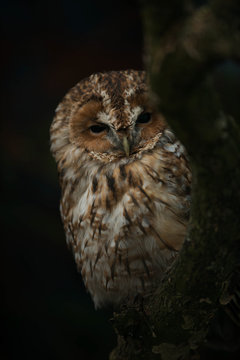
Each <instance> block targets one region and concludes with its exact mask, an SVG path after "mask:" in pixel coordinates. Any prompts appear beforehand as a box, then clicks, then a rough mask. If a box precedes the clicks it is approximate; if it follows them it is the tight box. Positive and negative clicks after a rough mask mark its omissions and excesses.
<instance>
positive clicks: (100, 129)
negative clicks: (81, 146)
mask: <svg viewBox="0 0 240 360" xmlns="http://www.w3.org/2000/svg"><path fill="white" fill-rule="evenodd" d="M89 129H90V130H91V132H92V133H93V134H100V133H101V132H103V131H105V130H108V126H107V125H104V124H101V125H93V126H90V128H89Z"/></svg>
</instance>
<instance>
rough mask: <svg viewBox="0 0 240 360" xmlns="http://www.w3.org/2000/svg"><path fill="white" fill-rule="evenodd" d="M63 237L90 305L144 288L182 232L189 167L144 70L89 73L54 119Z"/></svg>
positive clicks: (158, 274) (172, 253)
mask: <svg viewBox="0 0 240 360" xmlns="http://www.w3.org/2000/svg"><path fill="white" fill-rule="evenodd" d="M51 143H52V144H51V149H52V152H53V154H54V156H55V158H56V161H57V163H58V170H59V174H60V184H61V188H62V198H61V216H62V219H63V223H64V228H65V232H66V237H67V242H68V244H70V245H71V247H72V249H73V253H74V256H75V261H76V263H77V265H78V267H79V269H80V270H81V273H82V277H83V280H84V282H85V285H86V288H87V289H88V290H89V292H90V293H91V295H92V298H93V301H94V303H95V306H96V307H100V306H103V305H105V304H108V303H113V304H117V303H120V302H121V301H123V300H124V299H125V298H127V297H128V298H131V297H134V296H135V295H136V294H138V293H141V294H146V293H148V292H149V291H150V290H151V289H152V288H153V287H154V285H155V283H156V282H157V281H158V280H159V278H160V277H161V276H162V274H163V272H164V271H165V270H166V268H168V267H169V266H170V265H171V263H172V261H173V259H174V258H175V257H176V255H177V253H178V251H179V250H180V249H181V246H182V244H183V241H184V237H185V233H186V225H187V221H188V213H189V206H190V204H189V201H190V199H189V189H190V181H191V173H190V170H189V167H188V161H187V159H186V154H185V150H184V148H183V146H182V145H181V144H180V143H179V141H178V140H177V139H176V138H175V136H174V135H173V133H172V132H171V130H170V129H169V128H168V127H167V125H166V123H165V121H164V119H163V117H162V116H161V115H160V114H159V113H155V112H153V111H152V109H151V107H150V105H149V101H148V94H147V86H146V83H145V73H144V72H140V71H133V70H129V71H119V72H109V73H102V74H100V73H99V74H95V75H92V76H91V77H90V78H88V79H85V80H82V81H81V82H80V83H78V84H77V85H76V86H75V87H74V88H73V89H71V90H70V92H69V93H68V94H67V95H66V97H65V98H64V100H63V102H62V103H61V104H60V105H59V107H58V108H57V110H56V117H55V119H54V121H53V124H52V127H51Z"/></svg>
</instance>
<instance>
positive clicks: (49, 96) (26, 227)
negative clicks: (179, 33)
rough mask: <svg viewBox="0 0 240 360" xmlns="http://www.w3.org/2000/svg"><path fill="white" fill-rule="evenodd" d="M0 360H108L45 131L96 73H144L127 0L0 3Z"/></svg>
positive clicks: (108, 339)
mask: <svg viewBox="0 0 240 360" xmlns="http://www.w3.org/2000/svg"><path fill="white" fill-rule="evenodd" d="M0 20H1V50H2V51H1V80H2V81H1V84H2V91H1V107H0V111H1V150H2V151H1V179H2V182H1V184H2V185H1V205H2V206H1V220H2V221H1V222H2V223H3V232H2V236H1V266H2V270H1V275H2V279H3V283H2V286H1V290H3V297H2V300H3V302H2V306H1V317H2V321H1V329H2V333H3V334H4V337H3V338H2V345H1V346H0V358H1V359H6V360H10V359H11V360H12V359H17V358H19V357H22V358H24V359H43V358H51V359H68V360H73V359H107V354H108V352H109V351H110V350H111V349H112V347H113V346H114V341H115V340H114V334H113V332H112V329H111V325H110V324H109V321H108V318H109V316H110V315H109V312H108V311H107V310H106V311H95V310H94V306H93V303H92V301H91V299H90V297H89V295H87V294H86V291H85V289H84V286H83V285H82V282H81V277H80V275H79V274H78V273H77V271H76V268H75V264H74V261H73V257H72V254H71V252H70V251H69V250H68V249H67V246H66V244H65V236H64V232H63V229H62V224H61V221H60V217H59V210H58V203H59V196H60V194H59V188H58V184H57V172H56V166H55V162H54V160H53V159H52V157H51V155H50V152H49V126H50V124H51V121H52V118H53V115H54V109H55V108H56V106H57V104H58V102H59V101H60V100H61V98H62V97H63V96H64V94H65V93H66V92H67V91H68V89H69V88H70V87H72V86H73V85H74V84H75V83H76V82H78V81H79V80H80V79H82V78H83V77H86V76H88V75H90V74H91V73H93V72H96V71H103V70H119V69H127V68H134V69H142V67H143V65H142V34H141V22H140V17H139V12H138V7H137V5H136V4H135V2H129V1H121V2H115V1H106V0H102V1H94V0H91V1H82V0H59V1H51V0H50V1H46V0H43V1H30V0H29V1H26V0H25V1H17V0H5V1H1V10H0Z"/></svg>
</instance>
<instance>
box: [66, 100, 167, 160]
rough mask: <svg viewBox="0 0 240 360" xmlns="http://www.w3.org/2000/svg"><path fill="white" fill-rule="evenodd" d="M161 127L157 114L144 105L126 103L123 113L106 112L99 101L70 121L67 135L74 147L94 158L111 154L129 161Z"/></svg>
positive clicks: (162, 125) (163, 125)
mask: <svg viewBox="0 0 240 360" xmlns="http://www.w3.org/2000/svg"><path fill="white" fill-rule="evenodd" d="M163 127H165V122H164V121H163V118H162V117H161V115H160V114H158V113H155V112H152V110H151V108H150V107H149V106H147V105H145V104H139V103H136V99H134V103H133V104H131V102H130V103H129V107H128V108H127V107H126V109H125V108H124V109H123V110H121V109H120V111H119V110H118V112H116V110H115V109H114V108H113V109H110V111H106V109H105V108H104V107H103V103H102V102H101V101H96V100H90V101H88V102H87V103H86V104H84V105H82V106H81V107H80V108H79V109H77V110H76V112H75V113H74V114H73V116H72V117H71V119H70V122H69V135H70V141H71V142H73V143H74V144H76V145H78V146H80V147H81V148H84V149H86V150H87V151H89V152H91V153H96V154H103V153H105V154H111V156H112V157H113V156H114V157H115V158H116V159H118V158H123V157H129V156H130V157H131V155H133V154H136V153H138V152H139V151H142V150H144V149H145V148H146V150H147V148H148V143H149V139H151V138H154V137H155V136H156V135H157V134H158V133H160V132H161V131H162V129H163Z"/></svg>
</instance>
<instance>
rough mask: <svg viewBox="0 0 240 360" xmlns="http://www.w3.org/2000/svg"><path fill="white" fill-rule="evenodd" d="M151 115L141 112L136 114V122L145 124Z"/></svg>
mask: <svg viewBox="0 0 240 360" xmlns="http://www.w3.org/2000/svg"><path fill="white" fill-rule="evenodd" d="M151 117H152V114H151V113H149V112H143V113H141V114H140V115H139V116H138V118H137V121H136V123H137V124H147V123H148V122H149V121H150V120H151Z"/></svg>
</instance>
